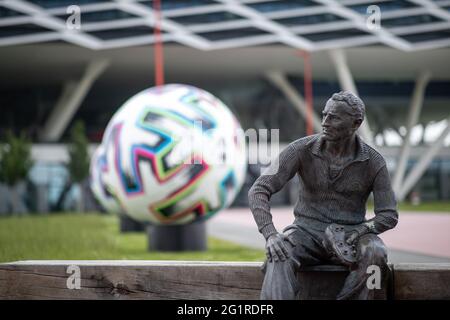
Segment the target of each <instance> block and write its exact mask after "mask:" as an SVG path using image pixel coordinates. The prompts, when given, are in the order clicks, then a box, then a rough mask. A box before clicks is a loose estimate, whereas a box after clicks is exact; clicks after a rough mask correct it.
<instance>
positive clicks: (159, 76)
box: [153, 0, 164, 86]
mask: <svg viewBox="0 0 450 320" xmlns="http://www.w3.org/2000/svg"><path fill="white" fill-rule="evenodd" d="M153 12H154V13H155V28H154V37H155V46H154V48H155V51H154V52H155V84H156V85H157V86H162V85H164V53H163V44H162V35H161V0H154V1H153Z"/></svg>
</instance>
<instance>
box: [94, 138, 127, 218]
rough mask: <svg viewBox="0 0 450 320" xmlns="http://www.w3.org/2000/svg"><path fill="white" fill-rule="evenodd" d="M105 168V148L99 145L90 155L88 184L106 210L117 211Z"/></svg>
mask: <svg viewBox="0 0 450 320" xmlns="http://www.w3.org/2000/svg"><path fill="white" fill-rule="evenodd" d="M107 170H108V167H107V165H106V154H105V148H104V147H103V146H102V145H100V146H98V147H97V149H95V151H94V154H93V155H92V157H91V163H90V167H89V184H90V187H91V190H92V193H93V194H94V196H95V198H96V199H97V200H98V202H99V203H100V205H101V206H102V207H103V208H104V209H105V210H106V211H108V212H112V213H119V212H120V206H119V204H118V203H117V201H116V199H115V197H114V191H112V186H111V185H110V184H108V182H107V181H106V175H105V173H106V171H107Z"/></svg>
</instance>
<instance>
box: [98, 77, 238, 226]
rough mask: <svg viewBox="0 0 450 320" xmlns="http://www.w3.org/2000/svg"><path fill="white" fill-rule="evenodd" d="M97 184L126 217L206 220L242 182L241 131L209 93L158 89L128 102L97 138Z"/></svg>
mask: <svg viewBox="0 0 450 320" xmlns="http://www.w3.org/2000/svg"><path fill="white" fill-rule="evenodd" d="M102 148H103V149H104V157H105V164H104V168H103V170H102V171H101V176H102V179H103V181H105V182H106V183H107V185H108V186H110V191H111V193H112V194H113V197H114V198H115V199H116V201H117V203H118V205H119V206H120V208H122V210H123V211H124V212H125V213H126V214H128V215H129V216H130V217H131V218H133V219H135V220H138V221H142V222H151V223H153V224H156V225H162V224H184V223H190V222H193V221H197V220H200V219H206V218H208V217H211V216H212V215H213V214H215V213H217V212H218V211H220V210H221V209H224V208H226V207H227V206H229V205H230V204H231V202H232V201H233V200H234V198H235V196H236V195H237V193H238V192H239V190H240V188H241V186H242V184H243V182H244V178H245V171H246V154H245V137H244V133H243V131H242V129H241V127H240V125H239V123H238V121H237V120H236V118H235V117H234V115H233V114H232V113H231V111H230V110H229V109H228V108H227V106H225V104H223V103H222V102H221V101H220V100H218V99H217V98H215V97H214V96H213V95H211V94H210V93H208V92H206V91H204V90H201V89H198V88H195V87H192V86H186V85H177V84H171V85H165V86H160V87H154V88H151V89H148V90H144V91H142V92H140V93H138V94H137V95H135V96H133V97H132V98H130V99H129V100H128V101H126V102H125V104H124V105H123V106H122V107H121V108H120V109H119V110H118V111H117V112H116V114H115V115H114V116H113V117H112V119H111V121H110V122H109V124H108V126H107V128H106V130H105V135H104V137H103V141H102Z"/></svg>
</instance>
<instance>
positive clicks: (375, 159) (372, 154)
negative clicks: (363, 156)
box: [363, 142, 386, 171]
mask: <svg viewBox="0 0 450 320" xmlns="http://www.w3.org/2000/svg"><path fill="white" fill-rule="evenodd" d="M363 144H364V147H365V148H366V150H367V154H368V157H369V162H370V164H371V167H372V168H373V169H374V170H375V171H378V170H379V169H380V168H382V167H383V166H385V165H386V160H385V159H384V157H383V156H382V155H381V153H380V152H378V151H377V150H376V149H374V148H373V147H371V146H369V145H368V144H367V143H365V142H363Z"/></svg>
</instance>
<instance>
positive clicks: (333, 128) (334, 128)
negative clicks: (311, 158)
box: [322, 99, 361, 141]
mask: <svg viewBox="0 0 450 320" xmlns="http://www.w3.org/2000/svg"><path fill="white" fill-rule="evenodd" d="M360 124H361V120H360V119H357V118H356V117H355V116H354V115H352V114H351V113H350V110H348V108H347V107H346V106H344V105H343V104H342V103H337V102H336V101H334V100H332V99H329V100H328V102H327V104H326V105H325V108H324V109H323V111H322V130H323V137H324V138H325V139H326V140H329V141H338V140H342V139H345V138H348V137H350V136H351V135H352V134H353V133H354V132H355V131H356V130H357V129H358V127H359V125H360Z"/></svg>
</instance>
